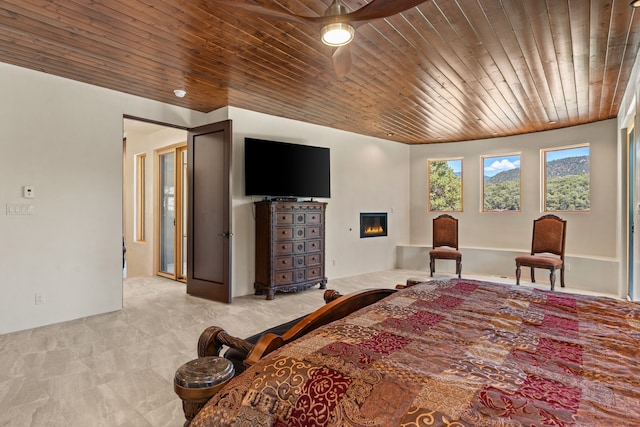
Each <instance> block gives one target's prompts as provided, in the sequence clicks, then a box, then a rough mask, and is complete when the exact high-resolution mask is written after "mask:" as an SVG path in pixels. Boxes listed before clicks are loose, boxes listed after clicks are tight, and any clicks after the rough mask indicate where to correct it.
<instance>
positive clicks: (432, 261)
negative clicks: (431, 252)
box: [429, 258, 436, 277]
mask: <svg viewBox="0 0 640 427" xmlns="http://www.w3.org/2000/svg"><path fill="white" fill-rule="evenodd" d="M429 270H430V271H431V277H433V272H434V271H436V260H435V259H433V258H431V259H430V260H429Z"/></svg>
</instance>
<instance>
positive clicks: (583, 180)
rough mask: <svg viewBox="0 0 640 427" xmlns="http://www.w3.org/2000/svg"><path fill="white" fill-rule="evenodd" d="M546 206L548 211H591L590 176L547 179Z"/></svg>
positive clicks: (581, 175)
mask: <svg viewBox="0 0 640 427" xmlns="http://www.w3.org/2000/svg"><path fill="white" fill-rule="evenodd" d="M545 204H546V206H545V208H546V210H547V211H585V210H589V208H590V204H591V203H590V197H589V174H580V175H565V176H560V177H556V178H547V194H546V197H545Z"/></svg>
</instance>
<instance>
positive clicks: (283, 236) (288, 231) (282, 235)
mask: <svg viewBox="0 0 640 427" xmlns="http://www.w3.org/2000/svg"><path fill="white" fill-rule="evenodd" d="M275 238H276V240H291V239H293V228H290V227H287V228H284V227H278V228H276V235H275Z"/></svg>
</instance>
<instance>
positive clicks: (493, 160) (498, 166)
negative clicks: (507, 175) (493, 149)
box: [482, 156, 520, 176]
mask: <svg viewBox="0 0 640 427" xmlns="http://www.w3.org/2000/svg"><path fill="white" fill-rule="evenodd" d="M483 163H484V164H483V165H482V167H483V169H484V176H494V175H496V174H498V173H500V172H504V171H508V170H511V169H517V168H519V167H520V156H496V157H485V158H484V159H483Z"/></svg>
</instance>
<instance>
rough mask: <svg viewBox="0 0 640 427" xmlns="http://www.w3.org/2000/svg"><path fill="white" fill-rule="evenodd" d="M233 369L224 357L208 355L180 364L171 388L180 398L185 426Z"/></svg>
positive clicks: (231, 374) (223, 383)
mask: <svg viewBox="0 0 640 427" xmlns="http://www.w3.org/2000/svg"><path fill="white" fill-rule="evenodd" d="M233 374H234V369H233V364H232V363H231V361H229V360H227V359H225V358H224V357H217V356H209V357H200V358H198V359H194V360H191V361H190V362H187V363H185V364H184V365H182V366H180V367H179V368H178V370H177V371H176V375H175V378H174V380H173V389H174V391H175V392H176V394H177V395H178V396H179V397H180V399H182V410H183V411H184V417H185V418H186V419H187V420H186V421H185V423H184V427H187V426H188V425H189V424H190V423H191V420H193V417H195V416H196V414H197V413H198V412H199V411H200V409H202V407H203V406H204V404H205V403H207V401H208V400H209V399H211V397H212V396H213V395H214V394H216V393H217V392H218V390H220V389H221V388H222V386H223V385H225V384H226V382H227V381H229V380H230V379H231V378H233Z"/></svg>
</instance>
